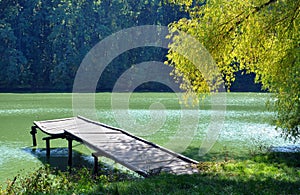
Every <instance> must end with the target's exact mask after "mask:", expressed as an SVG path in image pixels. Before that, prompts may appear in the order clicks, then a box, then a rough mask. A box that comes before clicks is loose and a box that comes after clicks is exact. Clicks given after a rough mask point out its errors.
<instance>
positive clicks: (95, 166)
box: [92, 153, 99, 175]
mask: <svg viewBox="0 0 300 195" xmlns="http://www.w3.org/2000/svg"><path fill="white" fill-rule="evenodd" d="M92 156H93V157H94V171H93V174H94V175H97V174H98V163H99V162H98V156H96V155H95V154H94V153H92Z"/></svg>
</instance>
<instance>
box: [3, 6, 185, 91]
mask: <svg viewBox="0 0 300 195" xmlns="http://www.w3.org/2000/svg"><path fill="white" fill-rule="evenodd" d="M184 15H186V14H185V13H183V12H180V11H179V9H178V6H174V5H171V4H170V3H168V2H166V1H164V0H150V1H146V2H145V1H141V0H139V1H129V0H125V1H124V0H113V1H108V0H105V1H99V0H94V1H87V0H76V1H71V0H63V1H55V0H47V1H44V0H33V1H26V0H15V1H8V0H1V1H0V18H1V19H0V68H1V70H2V71H1V72H0V89H14V88H25V89H29V90H35V89H36V90H38V89H56V90H62V91H66V90H69V91H70V89H71V87H72V85H73V80H74V77H75V74H76V71H77V68H78V67H79V65H80V63H81V61H82V60H83V58H84V56H85V55H86V54H87V52H88V51H89V50H90V49H91V48H92V47H93V46H94V45H95V44H96V43H98V42H99V41H101V40H102V39H104V38H105V37H107V36H108V35H110V34H112V33H114V32H117V31H119V30H121V29H124V28H128V27H132V26H137V25H144V24H161V25H167V24H169V23H170V22H172V21H174V20H178V19H179V18H180V17H181V16H184ZM159 51H160V50H157V51H154V52H159ZM160 53H161V52H160ZM164 53H165V52H163V53H162V54H161V55H160V59H163V58H164ZM155 54H157V53H153V51H150V52H148V53H144V54H143V55H141V54H140V53H139V54H138V55H137V54H136V53H134V52H132V53H130V52H129V53H127V54H125V55H124V56H123V57H120V58H119V59H117V60H116V61H114V66H113V68H111V69H110V70H108V71H107V72H106V73H107V75H108V76H106V78H105V79H106V80H105V81H106V83H107V84H108V86H109V87H111V86H110V85H112V84H110V83H111V82H113V81H114V80H116V79H117V78H118V77H117V76H118V75H119V74H120V72H123V71H125V70H126V69H127V68H129V67H130V66H131V65H132V64H134V63H135V62H136V60H137V59H138V58H143V57H144V56H145V57H144V60H147V59H149V58H151V56H153V55H155ZM141 56H142V57H141ZM129 59H130V61H129ZM161 61H162V60H161ZM112 75H113V76H112ZM109 87H108V89H109Z"/></svg>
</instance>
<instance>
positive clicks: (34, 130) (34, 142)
mask: <svg viewBox="0 0 300 195" xmlns="http://www.w3.org/2000/svg"><path fill="white" fill-rule="evenodd" d="M36 133H37V132H36V126H32V127H31V131H30V134H31V135H32V145H33V146H36V145H37V144H36V136H35V135H36Z"/></svg>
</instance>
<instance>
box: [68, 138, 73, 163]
mask: <svg viewBox="0 0 300 195" xmlns="http://www.w3.org/2000/svg"><path fill="white" fill-rule="evenodd" d="M72 141H73V140H72V139H70V138H68V149H69V156H68V166H69V167H70V168H71V167H72Z"/></svg>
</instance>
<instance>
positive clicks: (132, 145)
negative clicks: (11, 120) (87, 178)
mask: <svg viewBox="0 0 300 195" xmlns="http://www.w3.org/2000/svg"><path fill="white" fill-rule="evenodd" d="M34 124H35V125H36V126H37V127H38V128H39V129H40V130H41V131H43V132H44V133H46V134H48V135H50V137H49V138H46V139H45V140H46V143H47V141H49V148H50V139H55V138H57V137H60V138H66V139H67V140H68V150H69V156H68V165H69V166H70V167H71V166H72V141H73V140H76V141H79V142H82V143H84V144H85V145H86V146H88V147H89V148H91V149H92V150H94V151H95V152H94V153H93V154H92V156H93V157H94V163H95V165H94V172H97V171H98V170H97V168H98V157H99V156H104V157H107V158H110V159H112V160H114V161H115V162H117V163H120V164H122V165H123V166H125V167H127V168H129V169H131V170H133V171H135V172H137V173H139V174H141V175H143V176H148V175H151V174H153V173H152V172H160V171H165V172H170V173H174V174H190V173H197V172H198V170H197V169H195V168H192V166H190V165H191V164H197V163H198V162H197V161H194V160H192V159H190V158H188V157H186V156H183V155H181V154H178V153H175V152H173V151H171V150H168V149H166V148H163V147H161V146H159V145H156V144H154V143H152V142H149V141H147V140H145V139H143V138H140V137H137V136H134V135H132V134H130V133H129V132H127V131H125V130H123V129H119V128H115V127H111V126H108V125H106V124H103V123H99V122H95V121H92V120H89V119H86V118H84V117H81V116H78V117H73V118H66V119H57V120H48V121H35V122H34ZM46 148H48V146H46ZM49 153H50V152H49ZM96 166H97V167H96Z"/></svg>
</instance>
